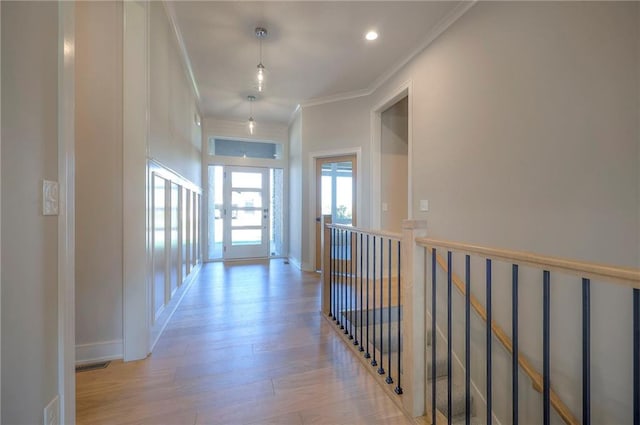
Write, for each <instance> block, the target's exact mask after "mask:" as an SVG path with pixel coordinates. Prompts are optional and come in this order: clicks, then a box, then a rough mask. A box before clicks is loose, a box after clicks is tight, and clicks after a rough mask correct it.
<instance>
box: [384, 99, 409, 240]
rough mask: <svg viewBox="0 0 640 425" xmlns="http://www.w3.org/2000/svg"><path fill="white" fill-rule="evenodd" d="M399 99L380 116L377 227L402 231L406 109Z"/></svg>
mask: <svg viewBox="0 0 640 425" xmlns="http://www.w3.org/2000/svg"><path fill="white" fill-rule="evenodd" d="M408 104H409V102H408V97H406V96H405V97H403V98H402V99H400V100H399V101H397V102H396V103H394V104H393V105H391V106H390V107H389V108H387V109H385V110H384V111H382V113H381V114H380V115H381V116H380V124H381V128H380V163H381V167H380V201H381V202H380V228H381V229H382V230H385V231H388V232H395V233H400V232H402V221H403V220H405V219H407V218H409V211H408V209H409V208H408V204H409V199H408V194H409V173H408V170H409V108H408Z"/></svg>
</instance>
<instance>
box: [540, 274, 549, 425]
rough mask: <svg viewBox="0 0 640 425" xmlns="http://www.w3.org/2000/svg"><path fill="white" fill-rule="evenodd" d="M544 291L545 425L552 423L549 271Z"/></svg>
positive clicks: (543, 409) (543, 382)
mask: <svg viewBox="0 0 640 425" xmlns="http://www.w3.org/2000/svg"><path fill="white" fill-rule="evenodd" d="M542 285H543V289H542V316H543V318H542V363H543V365H542V400H543V401H542V413H543V415H542V416H543V423H544V425H549V424H550V423H551V409H550V402H551V398H550V390H551V382H550V374H551V367H550V366H551V365H550V341H551V338H550V336H551V326H550V325H551V324H550V322H549V321H550V319H551V303H550V297H551V273H550V272H549V271H547V270H544V272H543V282H542Z"/></svg>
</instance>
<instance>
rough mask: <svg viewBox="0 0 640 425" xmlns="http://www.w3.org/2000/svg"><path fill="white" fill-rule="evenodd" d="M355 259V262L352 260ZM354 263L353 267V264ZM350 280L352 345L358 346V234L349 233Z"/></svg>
mask: <svg viewBox="0 0 640 425" xmlns="http://www.w3.org/2000/svg"><path fill="white" fill-rule="evenodd" d="M354 258H355V260H354ZM354 261H355V262H356V263H355V266H354V264H353V262H354ZM351 279H352V281H353V286H352V289H353V291H354V294H353V305H352V306H351V316H350V317H351V318H352V319H353V332H351V338H353V345H358V234H357V233H351Z"/></svg>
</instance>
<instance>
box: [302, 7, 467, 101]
mask: <svg viewBox="0 0 640 425" xmlns="http://www.w3.org/2000/svg"><path fill="white" fill-rule="evenodd" d="M477 1H478V0H463V1H461V2H460V3H458V5H457V6H456V7H454V8H453V9H452V10H451V12H449V13H448V14H447V15H445V16H444V17H443V18H442V19H441V20H440V21H439V22H438V23H437V24H436V25H435V27H433V29H432V30H431V31H429V33H428V34H427V37H426V38H425V39H424V41H423V42H422V43H421V44H420V45H419V46H418V47H416V48H415V49H414V50H412V51H411V53H409V54H408V55H407V56H405V57H404V58H403V59H402V60H401V61H399V62H398V63H396V64H395V65H394V66H393V67H392V68H390V69H389V70H388V71H386V72H385V73H383V74H382V75H380V76H379V77H378V78H377V79H376V80H375V81H374V82H373V83H372V84H371V85H370V86H369V87H367V88H364V89H361V90H353V91H349V92H345V93H339V94H334V95H331V96H325V97H316V98H312V99H309V100H307V101H304V102H301V105H302V106H303V107H307V106H316V105H323V104H325V103H333V102H339V101H342V100H349V99H355V98H358V97H363V96H369V95H371V94H373V93H374V92H375V91H376V90H378V89H379V88H380V87H381V86H382V85H383V84H384V83H386V82H387V81H388V80H389V79H390V78H391V77H393V76H394V75H395V74H396V73H397V72H398V71H400V70H401V69H402V67H404V66H405V65H406V64H408V63H409V62H410V61H411V60H412V59H413V58H415V57H416V56H418V55H419V54H420V53H422V52H423V51H424V50H425V49H426V48H427V47H429V46H430V45H431V43H433V42H434V41H435V40H436V39H437V38H438V37H440V36H441V35H442V34H443V33H444V32H445V31H446V30H447V29H449V27H450V26H451V25H453V24H454V23H455V22H456V21H457V20H458V19H460V17H461V16H462V15H464V14H465V13H466V12H467V11H468V10H469V9H471V7H473V6H474V5H475V4H476V2H477Z"/></svg>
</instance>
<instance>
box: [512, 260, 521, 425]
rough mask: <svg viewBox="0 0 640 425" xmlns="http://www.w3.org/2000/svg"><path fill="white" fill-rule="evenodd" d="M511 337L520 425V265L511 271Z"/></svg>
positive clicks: (515, 420)
mask: <svg viewBox="0 0 640 425" xmlns="http://www.w3.org/2000/svg"><path fill="white" fill-rule="evenodd" d="M511 288H512V292H511V336H512V338H513V353H512V354H513V356H512V357H511V381H512V385H511V386H512V389H511V393H512V395H511V396H512V399H511V403H512V408H513V413H512V416H513V418H512V420H511V422H512V423H513V425H518V371H519V368H518V356H519V354H518V265H517V264H513V265H512V269H511Z"/></svg>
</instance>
